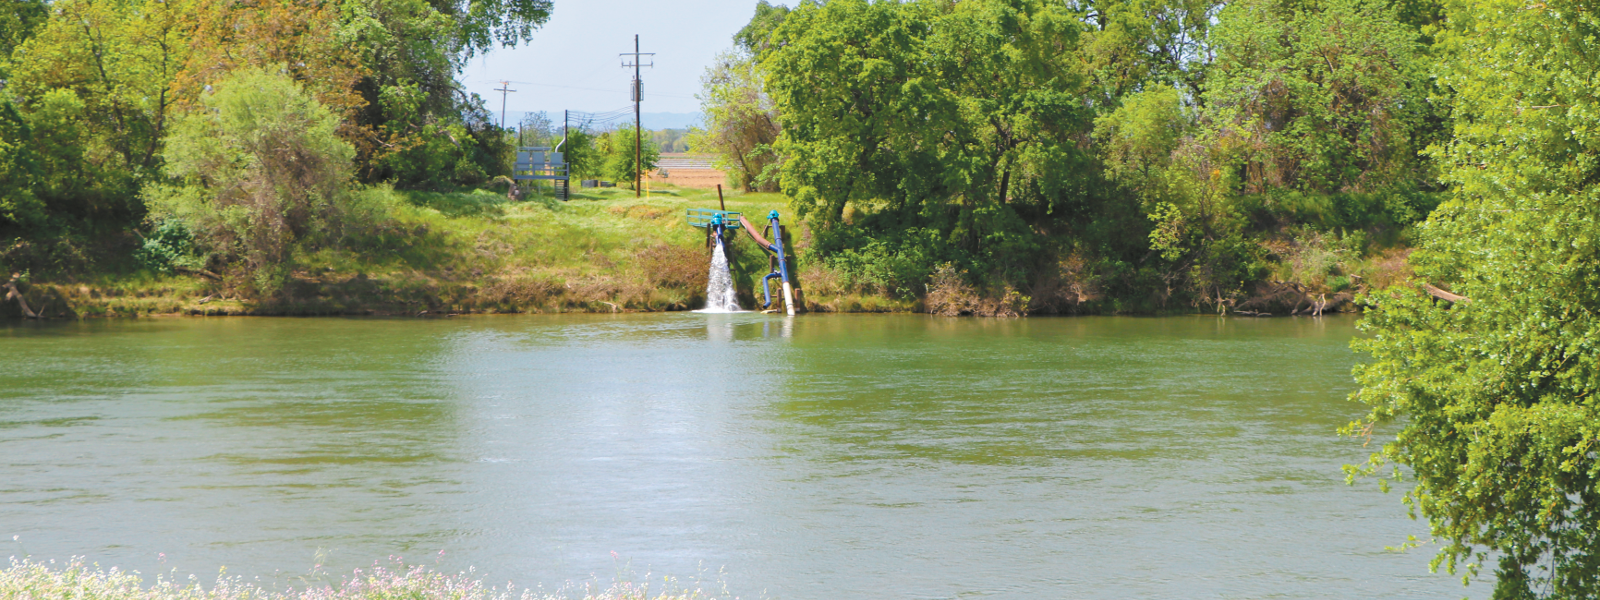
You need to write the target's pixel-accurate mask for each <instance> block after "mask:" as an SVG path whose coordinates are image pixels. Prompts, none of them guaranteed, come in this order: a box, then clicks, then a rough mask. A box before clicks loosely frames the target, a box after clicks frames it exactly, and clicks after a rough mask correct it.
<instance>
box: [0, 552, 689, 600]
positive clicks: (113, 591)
mask: <svg viewBox="0 0 1600 600" xmlns="http://www.w3.org/2000/svg"><path fill="white" fill-rule="evenodd" d="M664 587H665V588H667V589H663V590H662V591H659V592H652V590H651V587H650V584H649V583H632V582H618V583H613V584H611V585H610V586H609V587H606V588H604V589H601V588H598V587H592V586H583V587H579V588H564V589H562V590H559V591H557V592H555V593H546V592H536V591H533V590H520V591H519V590H512V589H511V588H510V587H509V586H508V587H507V588H506V589H500V588H495V587H489V586H485V585H484V584H483V582H482V581H481V580H478V579H474V578H472V577H471V576H470V575H469V574H468V573H456V574H449V573H443V572H439V571H435V570H432V569H429V568H427V567H424V566H420V565H416V566H406V565H405V564H403V563H401V562H399V561H398V560H396V561H394V562H392V563H391V564H389V565H383V564H377V565H374V566H373V567H372V568H370V569H356V571H355V572H354V573H352V574H351V575H349V576H347V577H345V578H344V580H343V581H342V582H341V583H339V584H337V585H324V586H315V585H313V586H310V587H307V588H305V589H301V590H295V589H288V590H282V591H278V590H269V589H265V588H262V587H260V586H257V585H255V584H251V583H248V582H245V581H243V580H242V579H240V578H236V577H227V576H225V575H224V576H219V577H218V578H217V582H216V584H215V585H212V586H211V587H209V588H208V587H205V586H203V585H201V584H200V583H199V582H198V581H197V580H196V579H195V578H194V577H193V576H191V577H190V578H189V580H188V581H186V582H178V581H173V580H169V579H165V578H161V577H158V578H157V579H156V581H155V583H153V584H151V585H149V586H145V585H144V580H143V578H142V577H141V576H140V575H139V573H138V572H130V571H123V570H121V569H117V568H115V567H112V568H110V569H104V568H101V567H100V566H99V565H86V564H84V562H83V560H82V559H73V560H69V561H66V562H65V563H63V564H60V565H57V564H55V561H50V562H34V561H31V560H29V559H20V560H19V559H17V558H12V559H11V566H10V567H9V568H6V569H3V570H0V598H7V599H11V600H67V599H71V600H577V599H581V600H716V599H717V598H718V597H719V596H717V595H710V594H707V593H706V592H704V591H702V590H699V589H694V590H683V589H673V588H674V587H675V582H674V581H673V580H671V579H667V580H665V582H664Z"/></svg>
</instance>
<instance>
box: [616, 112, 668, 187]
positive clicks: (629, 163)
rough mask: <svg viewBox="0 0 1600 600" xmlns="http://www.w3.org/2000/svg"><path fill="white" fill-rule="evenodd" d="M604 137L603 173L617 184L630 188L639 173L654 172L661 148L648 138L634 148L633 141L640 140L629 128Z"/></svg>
mask: <svg viewBox="0 0 1600 600" xmlns="http://www.w3.org/2000/svg"><path fill="white" fill-rule="evenodd" d="M605 137H606V140H605V142H604V143H605V144H606V162H605V173H606V175H607V176H609V177H611V178H613V179H616V180H617V181H618V182H625V183H627V184H628V185H629V186H632V185H633V183H634V181H635V177H636V176H638V175H639V174H640V173H641V172H643V173H648V172H650V171H654V170H655V168H656V163H657V162H660V160H661V148H659V147H657V146H656V142H655V140H654V139H651V138H650V137H649V136H646V137H644V138H643V139H642V140H641V141H642V142H643V143H642V144H639V145H638V146H637V147H636V146H635V140H636V139H640V138H639V137H638V132H637V131H636V130H634V129H633V128H631V127H624V128H621V129H617V130H614V131H612V132H610V133H607V134H606V136H605Z"/></svg>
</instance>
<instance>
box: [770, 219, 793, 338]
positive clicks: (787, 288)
mask: <svg viewBox="0 0 1600 600" xmlns="http://www.w3.org/2000/svg"><path fill="white" fill-rule="evenodd" d="M767 219H768V220H769V221H771V222H772V252H773V253H774V254H776V255H778V273H779V274H780V275H782V276H783V307H784V310H785V312H787V313H789V316H791V317H792V316H794V286H792V285H791V284H790V283H789V261H788V260H787V259H786V258H785V257H784V255H783V225H781V224H779V223H778V211H772V212H770V213H767Z"/></svg>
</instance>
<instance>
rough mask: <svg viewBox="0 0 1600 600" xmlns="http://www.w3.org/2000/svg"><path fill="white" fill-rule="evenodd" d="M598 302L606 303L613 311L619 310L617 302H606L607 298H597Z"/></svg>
mask: <svg viewBox="0 0 1600 600" xmlns="http://www.w3.org/2000/svg"><path fill="white" fill-rule="evenodd" d="M596 302H599V303H601V304H604V305H606V306H609V307H611V312H618V309H617V305H615V304H612V303H610V302H606V301H605V300H596Z"/></svg>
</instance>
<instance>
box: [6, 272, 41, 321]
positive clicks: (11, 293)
mask: <svg viewBox="0 0 1600 600" xmlns="http://www.w3.org/2000/svg"><path fill="white" fill-rule="evenodd" d="M5 288H6V300H11V299H13V298H14V299H16V301H17V306H20V307H22V316H24V317H27V318H29V319H37V318H39V313H36V312H33V311H32V310H31V309H29V308H28V299H27V298H23V297H22V292H20V291H18V290H17V280H16V278H14V277H13V278H12V279H11V281H7V282H6V285H5Z"/></svg>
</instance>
